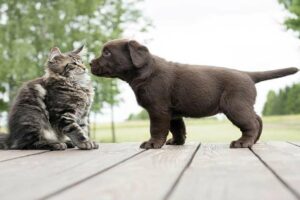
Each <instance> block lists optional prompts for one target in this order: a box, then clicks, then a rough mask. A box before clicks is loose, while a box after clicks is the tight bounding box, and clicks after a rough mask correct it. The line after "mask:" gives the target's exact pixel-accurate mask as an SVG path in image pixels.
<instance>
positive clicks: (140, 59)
mask: <svg viewBox="0 0 300 200" xmlns="http://www.w3.org/2000/svg"><path fill="white" fill-rule="evenodd" d="M128 48H129V52H130V57H131V60H132V63H133V64H134V66H135V67H137V68H141V67H143V66H144V65H145V64H147V62H148V60H149V58H150V53H149V50H148V48H147V47H146V46H143V45H141V44H140V43H138V42H137V41H135V40H130V41H129V42H128Z"/></svg>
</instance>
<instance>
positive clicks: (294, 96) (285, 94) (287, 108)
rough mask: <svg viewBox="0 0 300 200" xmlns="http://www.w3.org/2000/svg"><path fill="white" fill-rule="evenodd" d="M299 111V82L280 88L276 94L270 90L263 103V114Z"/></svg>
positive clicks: (283, 113)
mask: <svg viewBox="0 0 300 200" xmlns="http://www.w3.org/2000/svg"><path fill="white" fill-rule="evenodd" d="M299 113H300V84H294V85H292V86H291V87H285V88H284V89H281V90H280V91H279V93H278V94H276V93H275V92H274V91H272V90H271V91H270V92H269V93H268V96H267V101H266V103H265V105H264V109H263V115H286V114H299Z"/></svg>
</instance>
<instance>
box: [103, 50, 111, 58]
mask: <svg viewBox="0 0 300 200" xmlns="http://www.w3.org/2000/svg"><path fill="white" fill-rule="evenodd" d="M102 55H103V56H104V57H109V56H111V53H110V52H109V51H107V50H105V51H103V53H102Z"/></svg>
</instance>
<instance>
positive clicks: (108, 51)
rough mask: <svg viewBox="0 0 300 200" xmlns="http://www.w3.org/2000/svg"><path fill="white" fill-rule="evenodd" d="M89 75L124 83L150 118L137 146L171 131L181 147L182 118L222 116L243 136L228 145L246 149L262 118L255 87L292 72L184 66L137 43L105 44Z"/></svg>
mask: <svg viewBox="0 0 300 200" xmlns="http://www.w3.org/2000/svg"><path fill="white" fill-rule="evenodd" d="M91 67H92V73H93V74H94V75H96V76H102V77H117V78H120V79H122V80H124V81H126V82H128V83H129V85H130V86H131V87H132V89H133V91H134V93H135V95H136V98H137V101H138V103H139V105H141V106H142V107H144V108H145V109H146V110H147V111H148V113H149V117H150V133H151V138H150V139H149V140H148V141H146V142H144V143H142V144H141V148H146V149H149V148H161V147H162V146H163V145H164V144H165V142H166V138H167V135H168V132H169V131H170V132H171V133H172V135H173V138H172V139H170V140H168V141H167V144H170V145H182V144H184V142H185V137H186V130H185V125H184V121H183V117H194V118H199V117H207V116H212V115H215V114H218V113H224V114H225V115H226V116H227V117H228V119H229V120H230V121H231V122H232V123H233V124H234V125H235V126H237V127H238V128H239V129H240V130H241V132H242V137H240V138H239V139H238V140H236V141H232V142H231V145H230V147H232V148H245V147H251V146H252V145H253V144H254V143H255V142H256V141H257V140H258V139H259V137H260V134H261V131H262V121H261V118H260V117H259V116H258V115H257V114H256V113H255V111H254V108H253V105H254V103H255V98H256V88H255V83H257V82H260V81H264V80H268V79H273V78H279V77H282V76H286V75H290V74H294V73H296V72H297V71H298V69H297V68H286V69H279V70H273V71H266V72H243V71H239V70H234V69H228V68H221V67H212V66H202V65H185V64H180V63H174V62H169V61H166V60H164V59H163V58H160V57H158V56H155V55H152V54H151V53H150V52H149V51H148V49H147V47H145V46H143V45H141V44H139V43H138V42H136V41H129V40H113V41H110V42H108V43H107V44H106V45H105V46H104V48H103V51H102V55H101V56H100V57H99V58H96V59H94V60H92V62H91Z"/></svg>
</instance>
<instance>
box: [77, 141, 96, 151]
mask: <svg viewBox="0 0 300 200" xmlns="http://www.w3.org/2000/svg"><path fill="white" fill-rule="evenodd" d="M77 147H78V148H79V149H81V150H91V149H98V148H99V145H98V144H97V143H96V142H94V141H89V140H87V141H84V142H80V143H78V144H77Z"/></svg>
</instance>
